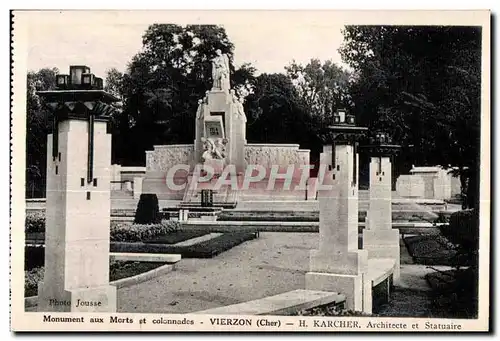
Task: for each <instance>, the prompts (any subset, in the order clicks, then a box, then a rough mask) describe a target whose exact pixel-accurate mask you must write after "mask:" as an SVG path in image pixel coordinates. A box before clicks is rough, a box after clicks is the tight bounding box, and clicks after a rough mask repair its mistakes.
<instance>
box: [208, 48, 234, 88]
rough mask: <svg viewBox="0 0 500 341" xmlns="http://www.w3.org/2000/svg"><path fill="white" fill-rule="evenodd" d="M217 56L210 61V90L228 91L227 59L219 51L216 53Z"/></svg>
mask: <svg viewBox="0 0 500 341" xmlns="http://www.w3.org/2000/svg"><path fill="white" fill-rule="evenodd" d="M216 53H217V55H216V56H215V58H214V59H212V80H213V86H212V90H214V89H216V90H224V91H228V90H229V88H230V84H229V58H228V56H227V55H226V54H222V52H221V50H217V51H216Z"/></svg>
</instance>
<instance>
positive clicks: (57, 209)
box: [38, 119, 116, 312]
mask: <svg viewBox="0 0 500 341" xmlns="http://www.w3.org/2000/svg"><path fill="white" fill-rule="evenodd" d="M92 124H93V156H92V162H93V174H92V178H91V179H89V178H88V175H89V173H88V168H87V165H88V162H89V154H88V141H89V139H88V136H89V128H90V125H89V122H88V121H87V120H85V119H67V120H64V121H62V122H59V124H58V131H56V132H55V133H57V134H58V139H57V141H58V154H57V156H56V157H53V149H52V144H53V136H52V135H49V137H48V153H47V155H48V157H47V208H46V232H45V273H44V281H43V282H41V283H39V289H38V310H39V311H42V312H49V311H75V312H76V311H88V312H113V311H116V288H115V287H114V286H110V285H109V233H110V176H111V170H110V168H111V135H110V134H107V132H106V122H105V121H98V120H97V119H96V122H93V123H92Z"/></svg>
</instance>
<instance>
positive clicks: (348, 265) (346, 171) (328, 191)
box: [306, 144, 372, 313]
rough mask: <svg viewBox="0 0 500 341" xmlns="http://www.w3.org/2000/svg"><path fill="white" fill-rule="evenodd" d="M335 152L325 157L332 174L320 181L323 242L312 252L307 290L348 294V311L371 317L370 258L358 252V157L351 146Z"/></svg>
mask: <svg viewBox="0 0 500 341" xmlns="http://www.w3.org/2000/svg"><path fill="white" fill-rule="evenodd" d="M333 148H334V151H335V152H334V153H332V147H331V146H327V147H325V148H324V151H325V152H324V153H322V155H321V159H322V161H323V162H322V164H326V165H327V166H328V168H329V170H327V171H326V172H325V175H324V178H323V179H321V178H320V179H319V182H320V185H319V186H320V187H319V189H318V200H319V211H320V217H319V222H320V226H319V233H320V242H319V249H318V250H313V251H311V259H310V272H308V273H307V274H306V289H310V290H322V291H335V292H339V293H342V294H345V295H346V305H347V309H349V310H356V311H364V312H368V313H369V312H371V309H372V301H371V282H370V281H368V282H367V281H366V279H365V275H366V273H367V264H368V263H367V257H368V255H367V252H366V251H364V250H359V248H358V185H357V173H358V162H357V161H358V156H357V154H356V153H355V148H354V147H353V146H352V145H349V144H341V145H335V146H333ZM332 158H333V160H335V162H334V163H333V162H332V161H331V160H332ZM329 160H330V161H329ZM327 186H328V187H329V188H325V187H327Z"/></svg>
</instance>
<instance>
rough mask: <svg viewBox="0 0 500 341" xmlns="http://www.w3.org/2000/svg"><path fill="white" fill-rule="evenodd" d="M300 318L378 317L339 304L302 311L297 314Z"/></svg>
mask: <svg viewBox="0 0 500 341" xmlns="http://www.w3.org/2000/svg"><path fill="white" fill-rule="evenodd" d="M296 314H297V315H299V316H372V317H373V316H377V315H376V314H368V313H364V312H362V311H354V310H347V309H345V308H343V307H342V305H339V304H330V305H326V306H325V305H324V306H318V307H315V308H312V309H306V310H301V311H298V312H297V313H296Z"/></svg>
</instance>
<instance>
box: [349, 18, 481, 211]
mask: <svg viewBox="0 0 500 341" xmlns="http://www.w3.org/2000/svg"><path fill="white" fill-rule="evenodd" d="M340 52H341V55H342V58H343V60H344V61H345V62H347V63H348V64H349V65H350V67H351V68H353V70H354V71H355V78H354V79H355V81H354V82H353V83H351V85H350V94H351V97H352V103H353V107H352V110H353V111H354V112H355V113H356V115H357V117H358V121H359V122H360V123H361V124H364V125H367V126H369V127H370V128H372V129H386V130H388V131H390V132H391V133H392V134H393V136H394V137H395V139H396V140H398V141H400V142H401V143H402V144H403V147H404V148H405V150H404V151H405V152H404V153H403V157H405V158H406V159H404V158H403V161H405V162H406V163H407V165H410V164H419V165H426V164H440V165H443V166H445V167H446V166H448V165H452V166H458V167H459V170H460V172H461V173H462V175H464V174H465V175H466V178H469V179H470V182H471V183H472V185H471V186H470V191H469V195H468V196H469V199H470V200H472V202H470V203H469V205H473V201H475V199H474V198H475V197H477V195H475V194H474V193H476V192H477V191H476V190H477V186H476V184H477V182H476V181H475V179H476V176H475V174H476V172H477V166H478V165H479V133H480V79H481V76H480V70H481V30H480V29H479V28H473V27H450V26H446V27H441V26H426V27H419V26H404V27H401V26H347V27H346V28H345V30H344V44H343V46H342V47H341V49H340Z"/></svg>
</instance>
